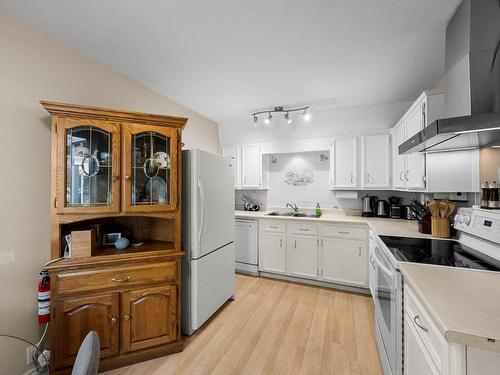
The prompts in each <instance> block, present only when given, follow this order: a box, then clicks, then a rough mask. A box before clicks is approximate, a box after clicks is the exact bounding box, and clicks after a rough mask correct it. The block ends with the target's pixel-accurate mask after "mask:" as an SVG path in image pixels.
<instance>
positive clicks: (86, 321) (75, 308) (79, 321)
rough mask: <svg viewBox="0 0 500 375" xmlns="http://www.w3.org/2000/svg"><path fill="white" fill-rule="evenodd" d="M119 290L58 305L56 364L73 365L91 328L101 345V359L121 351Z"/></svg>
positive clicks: (53, 327)
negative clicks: (96, 334)
mask: <svg viewBox="0 0 500 375" xmlns="http://www.w3.org/2000/svg"><path fill="white" fill-rule="evenodd" d="M119 308H120V298H119V294H118V293H112V294H108V295H102V296H93V297H81V298H68V299H66V300H63V301H61V302H59V303H57V304H56V306H55V319H54V321H53V322H52V325H53V326H52V332H53V336H52V337H53V340H55V342H54V346H55V353H54V356H55V367H56V368H61V367H66V366H72V365H73V363H74V361H75V358H76V355H77V353H78V349H79V348H80V344H81V343H82V341H83V339H84V338H85V336H86V335H87V333H89V332H90V331H96V332H97V333H98V335H99V341H100V344H101V353H100V358H101V359H102V358H107V357H111V356H113V355H116V354H118V353H119V335H120V330H119V327H118V324H119Z"/></svg>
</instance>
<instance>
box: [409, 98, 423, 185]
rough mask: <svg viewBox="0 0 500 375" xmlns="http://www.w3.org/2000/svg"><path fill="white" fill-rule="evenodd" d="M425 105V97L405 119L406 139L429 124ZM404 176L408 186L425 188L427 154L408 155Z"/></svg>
mask: <svg viewBox="0 0 500 375" xmlns="http://www.w3.org/2000/svg"><path fill="white" fill-rule="evenodd" d="M425 106H426V100H425V97H424V98H422V100H421V101H419V102H418V103H417V104H416V105H414V106H413V108H412V109H411V111H410V112H409V113H408V114H407V116H406V118H405V121H404V126H405V133H406V137H405V138H406V139H409V138H411V137H413V136H414V135H415V134H417V133H418V132H419V131H421V130H422V129H423V128H424V127H425V126H426V125H427V124H426V122H425V118H426V115H425ZM406 139H405V140H406ZM403 178H404V183H405V187H406V188H408V189H425V155H423V154H421V153H419V152H416V153H413V154H410V155H406V169H405V171H404V173H403Z"/></svg>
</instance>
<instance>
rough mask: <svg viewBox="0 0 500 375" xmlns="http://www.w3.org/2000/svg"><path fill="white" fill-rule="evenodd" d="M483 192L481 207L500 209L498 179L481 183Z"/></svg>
mask: <svg viewBox="0 0 500 375" xmlns="http://www.w3.org/2000/svg"><path fill="white" fill-rule="evenodd" d="M481 190H482V191H483V194H482V196H481V208H486V209H500V198H499V192H498V190H499V187H498V184H497V182H496V181H493V182H492V183H488V181H486V182H485V183H484V184H482V185H481Z"/></svg>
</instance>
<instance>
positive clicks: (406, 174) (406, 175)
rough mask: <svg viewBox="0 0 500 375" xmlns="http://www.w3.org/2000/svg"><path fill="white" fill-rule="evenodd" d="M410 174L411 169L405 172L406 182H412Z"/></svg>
mask: <svg viewBox="0 0 500 375" xmlns="http://www.w3.org/2000/svg"><path fill="white" fill-rule="evenodd" d="M408 173H410V170H409V169H408V170H407V171H406V172H405V180H406V181H410V180H408Z"/></svg>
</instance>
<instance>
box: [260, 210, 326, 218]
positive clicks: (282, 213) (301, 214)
mask: <svg viewBox="0 0 500 375" xmlns="http://www.w3.org/2000/svg"><path fill="white" fill-rule="evenodd" d="M267 215H269V216H291V217H320V216H321V214H319V215H316V214H306V213H305V212H291V211H273V212H269V213H268V214H267Z"/></svg>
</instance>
